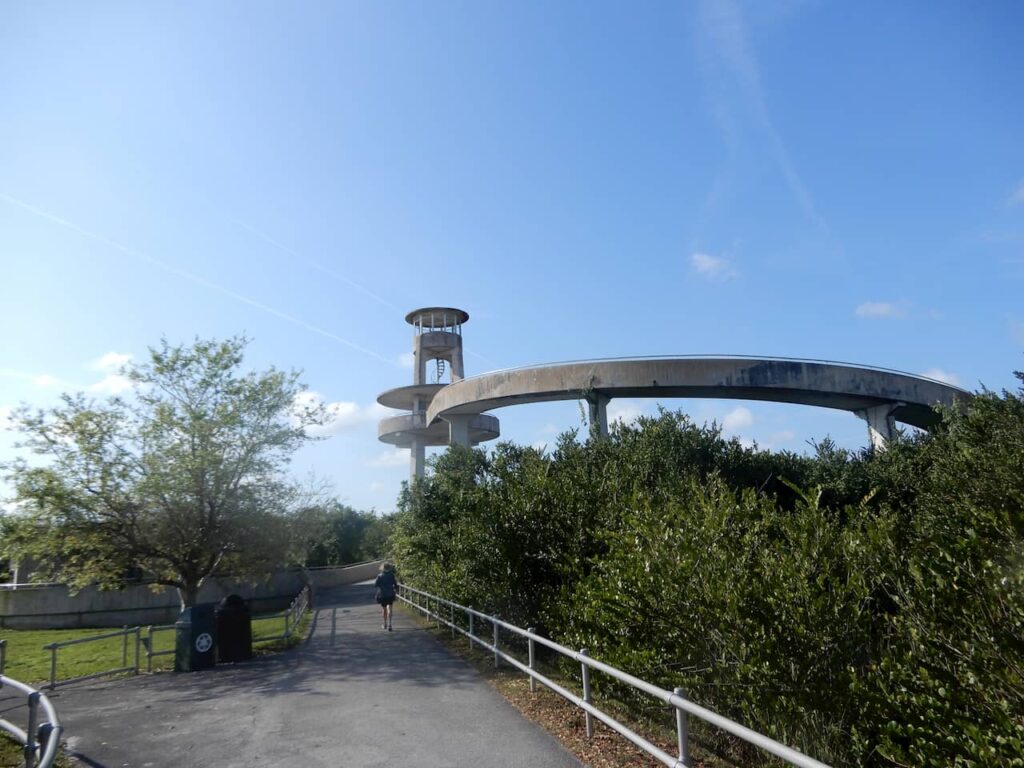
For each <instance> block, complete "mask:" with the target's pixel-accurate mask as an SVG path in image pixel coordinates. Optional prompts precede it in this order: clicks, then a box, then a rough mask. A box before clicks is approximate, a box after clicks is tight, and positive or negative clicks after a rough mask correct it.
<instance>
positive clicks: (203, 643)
mask: <svg viewBox="0 0 1024 768" xmlns="http://www.w3.org/2000/svg"><path fill="white" fill-rule="evenodd" d="M212 647H213V638H212V637H210V633H209V632H203V634H201V635H200V636H199V637H197V638H196V650H197V651H199V652H200V653H206V652H207V651H208V650H210V648H212Z"/></svg>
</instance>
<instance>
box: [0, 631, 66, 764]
mask: <svg viewBox="0 0 1024 768" xmlns="http://www.w3.org/2000/svg"><path fill="white" fill-rule="evenodd" d="M5 644H6V641H3V640H0V648H2V647H3V646H4V645H5ZM0 688H13V689H14V690H16V691H19V692H21V693H23V694H25V697H26V699H25V704H26V706H27V707H28V722H27V723H26V726H25V728H24V729H22V728H20V727H19V726H17V725H15V724H14V723H12V722H10V721H9V720H6V719H4V718H2V717H0V730H3V731H6V732H7V733H9V734H10V735H11V736H12V737H13V738H14V739H15V740H16V741H17V742H18V743H19V744H21V745H22V755H24V758H25V768H50V766H51V765H53V761H54V760H55V759H56V757H57V749H58V748H59V747H60V735H61V733H62V732H63V727H62V726H61V724H60V720H59V719H58V718H57V711H56V710H55V709H54V708H53V704H51V703H50V700H49V699H48V698H47V697H46V694H44V693H42V692H41V691H37V690H36V689H35V688H33V687H32V686H31V685H26V684H25V683H22V682H20V681H18V680H15V679H14V678H13V677H7V676H5V675H3V674H0ZM40 708H42V711H43V714H44V715H45V716H46V719H45V721H44V722H42V723H40V722H39V710H40Z"/></svg>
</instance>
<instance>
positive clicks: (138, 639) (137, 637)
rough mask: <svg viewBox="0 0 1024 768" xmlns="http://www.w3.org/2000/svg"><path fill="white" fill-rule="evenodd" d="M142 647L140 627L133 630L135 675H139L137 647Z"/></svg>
mask: <svg viewBox="0 0 1024 768" xmlns="http://www.w3.org/2000/svg"><path fill="white" fill-rule="evenodd" d="M140 645H142V627H136V628H135V674H136V675H137V674H139V646H140Z"/></svg>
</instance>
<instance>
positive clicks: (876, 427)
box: [855, 403, 903, 451]
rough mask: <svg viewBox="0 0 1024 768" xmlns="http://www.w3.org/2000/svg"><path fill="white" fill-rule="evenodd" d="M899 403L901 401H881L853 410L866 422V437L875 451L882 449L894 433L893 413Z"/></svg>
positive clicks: (894, 421) (894, 420)
mask: <svg viewBox="0 0 1024 768" xmlns="http://www.w3.org/2000/svg"><path fill="white" fill-rule="evenodd" d="M901 405H903V403H896V404H893V403H883V404H882V405H875V406H872V407H871V408H864V409H863V410H860V411H856V412H855V413H856V414H857V415H858V416H860V417H861V418H862V419H864V421H866V422H867V423H868V439H869V440H870V441H871V447H872V448H873V449H875V450H876V451H884V450H885V446H886V444H887V443H888V442H889V441H890V440H892V439H893V437H894V436H895V435H896V419H895V417H894V416H893V413H894V412H895V411H896V409H897V408H899V407H900V406H901Z"/></svg>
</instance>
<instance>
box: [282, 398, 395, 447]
mask: <svg viewBox="0 0 1024 768" xmlns="http://www.w3.org/2000/svg"><path fill="white" fill-rule="evenodd" d="M319 406H323V408H324V410H325V411H326V413H327V420H326V421H325V422H324V424H322V425H320V426H313V427H307V429H306V431H307V432H308V433H309V434H310V435H312V436H314V437H332V436H334V435H340V434H342V433H345V432H351V431H353V430H356V429H358V428H360V427H362V426H365V425H367V424H372V423H376V422H377V421H379V420H380V419H381V418H383V417H384V416H386V415H387V414H389V413H392V411H390V409H388V408H385V407H384V406H383V405H380V404H379V403H372V404H370V405H359V404H358V403H354V402H349V401H345V400H340V401H336V402H327V400H326V399H325V398H324V396H323V395H321V394H320V393H319V392H314V391H312V390H306V391H305V392H301V393H300V394H299V395H298V396H297V397H296V398H295V409H296V410H302V409H305V408H316V407H319Z"/></svg>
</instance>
